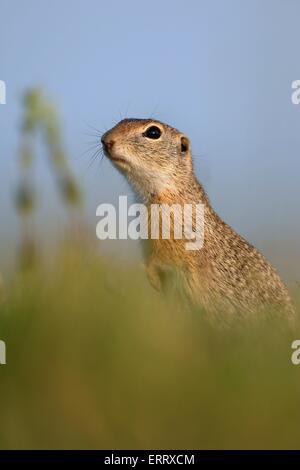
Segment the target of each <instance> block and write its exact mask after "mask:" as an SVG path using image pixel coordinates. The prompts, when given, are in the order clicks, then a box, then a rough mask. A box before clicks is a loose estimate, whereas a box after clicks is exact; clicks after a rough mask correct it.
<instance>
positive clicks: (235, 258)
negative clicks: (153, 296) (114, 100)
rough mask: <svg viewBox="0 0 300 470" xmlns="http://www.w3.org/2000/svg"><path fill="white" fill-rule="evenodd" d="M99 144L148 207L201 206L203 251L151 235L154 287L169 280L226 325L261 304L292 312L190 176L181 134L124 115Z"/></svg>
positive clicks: (276, 280)
mask: <svg viewBox="0 0 300 470" xmlns="http://www.w3.org/2000/svg"><path fill="white" fill-rule="evenodd" d="M150 125H155V126H158V127H159V128H160V129H161V131H162V135H161V137H160V138H159V139H157V140H152V139H149V138H147V137H145V135H144V132H145V130H146V129H147V128H148V127H149V126H150ZM102 142H103V144H104V146H105V153H106V155H107V156H108V157H109V158H110V159H111V160H112V161H113V163H114V164H115V165H116V167H117V168H118V169H119V170H120V171H121V172H122V173H124V174H125V175H126V177H127V178H128V180H129V182H130V183H131V184H132V186H133V187H134V188H135V190H136V191H137V193H138V194H139V195H140V196H141V197H142V198H143V200H144V201H145V203H146V204H147V205H149V206H150V205H151V204H153V203H156V204H163V203H165V204H180V205H183V204H186V203H189V204H193V205H195V204H199V203H202V204H204V211H205V212H204V215H205V218H204V246H203V248H202V249H200V250H197V251H187V250H186V249H185V242H186V241H185V240H175V239H174V238H171V239H169V240H163V239H158V240H149V243H148V247H147V250H146V258H147V271H148V275H149V279H150V281H151V283H152V284H153V285H154V286H155V287H156V288H158V289H161V288H162V287H163V286H164V285H165V284H168V283H169V281H170V280H171V279H173V280H175V286H176V291H177V292H179V291H180V292H181V293H182V295H183V296H184V297H185V298H187V299H188V300H189V302H191V303H192V304H193V305H195V306H201V307H203V308H204V309H205V310H206V311H207V312H208V313H209V315H210V317H214V318H222V320H223V321H225V322H229V321H230V320H231V319H233V318H236V317H237V315H238V316H243V317H245V316H248V314H249V313H253V312H255V311H257V310H260V309H264V308H266V307H273V308H274V309H275V310H276V311H280V312H281V311H283V312H284V313H285V315H287V316H288V317H289V318H292V317H293V315H294V311H293V307H292V305H291V301H290V298H289V294H288V291H287V289H286V287H285V285H284V284H283V282H282V281H281V279H280V277H279V275H278V274H277V272H276V270H275V269H274V268H273V267H272V266H271V264H270V263H269V262H268V261H267V260H266V259H265V258H264V257H263V256H262V255H261V254H260V253H259V252H258V251H257V250H256V248H254V247H253V246H252V245H251V244H249V243H248V242H247V241H246V240H245V239H243V238H242V237H241V236H240V235H238V234H237V233H236V232H235V231H234V230H233V229H232V228H231V227H230V226H229V225H227V224H226V223H225V222H224V221H223V220H222V219H221V218H220V217H219V216H218V215H217V214H216V212H215V211H214V210H213V208H212V207H211V205H210V202H209V200H208V197H207V195H206V193H205V191H204V189H203V188H202V186H201V184H200V183H199V182H198V181H197V179H196V176H195V174H194V171H193V165H192V156H191V149H190V143H189V141H188V139H187V137H185V136H184V135H183V134H182V133H181V132H179V131H177V130H176V129H174V128H172V127H170V126H168V125H166V124H163V123H161V122H159V121H155V120H150V119H149V120H147V119H125V120H123V121H121V122H120V123H119V124H117V126H115V127H114V128H113V129H111V130H110V131H108V132H107V133H106V134H104V136H103V138H102ZM182 143H184V147H182V145H181V144H182ZM182 149H184V150H182Z"/></svg>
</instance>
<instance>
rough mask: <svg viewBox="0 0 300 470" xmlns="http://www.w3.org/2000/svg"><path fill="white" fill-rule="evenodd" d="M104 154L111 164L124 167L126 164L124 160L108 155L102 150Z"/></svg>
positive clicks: (111, 154) (107, 152)
mask: <svg viewBox="0 0 300 470" xmlns="http://www.w3.org/2000/svg"><path fill="white" fill-rule="evenodd" d="M104 154H105V155H106V156H107V158H109V160H111V161H112V162H113V163H116V164H117V165H121V166H124V165H127V163H128V162H127V160H126V159H125V158H123V157H120V156H119V155H113V153H110V152H109V151H107V150H104Z"/></svg>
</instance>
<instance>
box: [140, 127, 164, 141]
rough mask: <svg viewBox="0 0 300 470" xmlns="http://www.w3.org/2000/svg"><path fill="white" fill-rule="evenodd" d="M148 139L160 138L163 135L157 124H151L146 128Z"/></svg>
mask: <svg viewBox="0 0 300 470" xmlns="http://www.w3.org/2000/svg"><path fill="white" fill-rule="evenodd" d="M143 135H144V136H145V137H148V139H159V138H160V136H161V130H160V128H159V127H157V126H150V127H148V129H146V130H145V132H144V134H143Z"/></svg>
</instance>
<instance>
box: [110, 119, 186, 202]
mask: <svg viewBox="0 0 300 470" xmlns="http://www.w3.org/2000/svg"><path fill="white" fill-rule="evenodd" d="M101 142H102V145H103V149H104V153H105V155H106V156H107V157H108V158H109V159H110V160H111V161H112V162H113V163H114V165H115V166H116V167H117V168H118V169H119V170H120V171H121V172H122V173H124V174H125V175H126V176H127V178H128V179H129V181H130V182H131V183H132V184H133V186H135V188H136V189H137V190H138V192H139V193H141V194H142V195H144V196H145V197H148V196H149V195H151V194H153V195H159V194H160V193H163V192H167V191H170V192H175V191H176V190H179V189H181V188H182V187H184V184H185V182H187V181H188V178H189V177H190V175H191V173H192V172H193V168H192V158H191V149H190V142H189V139H188V138H187V137H186V136H185V135H183V134H182V133H181V132H179V131H178V130H176V129H174V128H173V127H171V126H168V125H167V124H163V123H161V122H160V121H156V120H152V119H124V120H122V121H121V122H119V123H118V124H117V125H116V126H115V127H113V128H112V129H111V130H109V131H108V132H106V133H105V134H104V135H103V136H102V139H101Z"/></svg>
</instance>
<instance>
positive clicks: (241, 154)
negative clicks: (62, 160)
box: [0, 0, 300, 275]
mask: <svg viewBox="0 0 300 470" xmlns="http://www.w3.org/2000/svg"><path fill="white" fill-rule="evenodd" d="M0 18H1V25H0V80H5V82H6V86H7V104H6V105H1V106H0V188H1V192H0V211H1V231H0V244H1V246H2V249H0V260H1V256H3V252H6V253H5V254H6V255H7V250H6V249H5V250H4V249H3V246H8V245H6V244H8V243H9V241H12V240H14V238H17V230H18V225H17V221H16V218H15V215H14V209H13V205H12V192H13V190H14V188H15V185H16V182H17V171H16V157H17V149H18V126H19V124H20V118H21V110H22V107H21V97H22V93H23V91H24V90H25V89H26V88H27V87H31V86H33V85H42V86H43V87H44V88H45V90H46V92H47V94H48V96H49V97H50V98H52V99H53V100H54V101H55V102H56V103H57V105H58V106H59V109H60V112H61V120H62V124H63V126H64V134H65V144H66V147H67V149H68V151H69V154H70V158H71V159H72V163H73V165H74V168H75V169H76V171H77V174H78V176H79V178H80V180H81V182H82V184H83V186H84V187H85V188H86V196H87V205H88V211H89V215H90V218H91V221H92V224H93V223H94V225H96V221H95V222H94V219H93V217H94V214H95V209H96V206H97V205H98V204H99V203H101V202H109V201H115V200H116V199H117V197H118V195H119V194H130V189H129V188H128V186H127V184H126V183H125V182H124V180H123V179H122V177H121V176H120V175H119V174H117V173H116V171H115V170H114V169H113V168H112V167H111V165H110V164H109V162H103V164H102V165H101V167H99V165H93V166H92V167H91V168H89V157H88V156H86V157H81V154H82V152H83V150H84V149H85V148H87V145H86V141H87V140H89V138H88V137H87V136H86V135H85V133H87V132H89V128H88V126H87V125H88V124H89V125H92V126H95V127H97V128H98V129H99V130H101V131H102V130H105V129H107V128H109V127H111V126H112V125H113V124H114V122H115V121H117V120H119V119H120V117H124V116H125V115H126V116H129V117H148V116H150V115H152V116H153V117H156V118H158V119H160V120H162V121H165V122H168V123H170V124H171V125H173V126H175V127H177V128H179V129H180V130H182V131H183V132H185V133H186V134H187V135H189V137H190V138H191V141H192V147H193V151H194V153H195V168H196V172H197V175H198V176H199V179H200V180H201V181H202V182H203V183H204V185H205V187H206V189H207V191H208V193H209V196H210V199H211V201H212V203H213V205H214V207H215V208H216V209H217V211H218V212H219V213H220V214H221V215H222V216H223V218H224V219H225V220H226V221H227V222H229V223H231V224H232V225H233V226H234V227H235V228H236V229H237V230H238V231H239V232H241V233H242V234H243V235H245V236H246V237H247V238H248V239H250V240H251V241H252V242H253V243H255V244H256V245H258V246H259V247H260V248H263V249H264V251H265V252H266V253H267V254H269V255H270V256H271V257H272V258H273V259H274V262H275V263H277V265H279V268H280V269H282V270H286V269H287V264H289V266H291V267H292V270H293V274H296V275H298V271H299V270H298V271H297V269H298V267H297V266H298V264H299V263H298V261H299V259H298V260H297V263H296V262H295V253H296V252H298V253H299V252H300V250H299V248H300V237H299V232H300V224H299V209H298V201H299V193H300V189H299V171H300V164H299V158H300V132H299V131H300V105H299V106H295V105H293V104H292V103H291V83H292V81H293V80H296V79H300V59H299V44H300V28H299V18H300V2H299V1H298V0H285V1H283V0H244V1H240V0H227V1H226V2H225V1H223V0H186V1H184V2H183V1H178V0H163V1H161V0H152V1H151V2H140V1H137V0H127V1H126V2H125V1H124V2H123V1H121V0H118V1H117V0H111V1H100V0H72V1H71V0H51V2H49V1H48V0H27V1H26V2H24V1H21V0H0ZM37 180H38V185H39V187H40V189H41V190H42V191H43V201H42V203H41V214H42V215H41V217H44V218H46V219H47V222H48V224H50V221H53V220H56V217H57V201H56V196H55V193H54V190H53V183H52V181H51V177H50V176H49V167H48V165H47V159H46V155H44V154H43V152H41V153H40V155H39V165H38V168H37ZM50 225H51V226H52V227H54V226H55V224H50ZM283 241H284V242H285V243H283ZM11 243H12V242H11ZM293 263H294V265H293ZM299 274H300V273H299Z"/></svg>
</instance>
